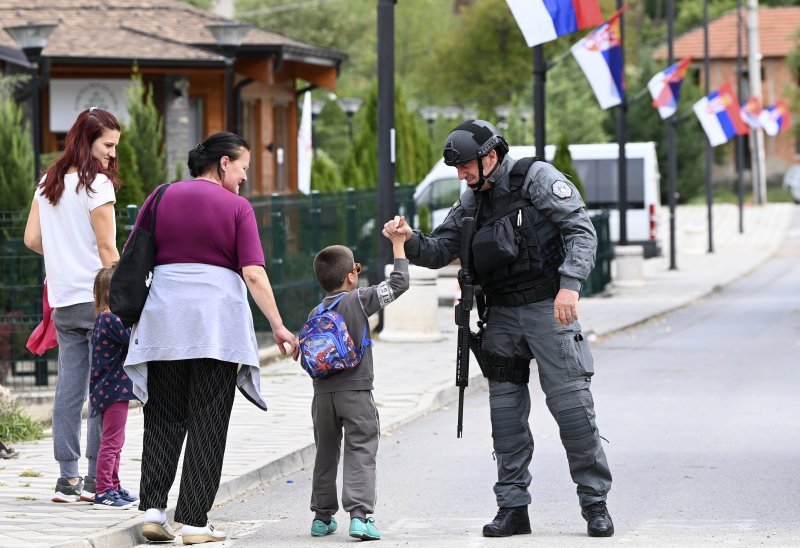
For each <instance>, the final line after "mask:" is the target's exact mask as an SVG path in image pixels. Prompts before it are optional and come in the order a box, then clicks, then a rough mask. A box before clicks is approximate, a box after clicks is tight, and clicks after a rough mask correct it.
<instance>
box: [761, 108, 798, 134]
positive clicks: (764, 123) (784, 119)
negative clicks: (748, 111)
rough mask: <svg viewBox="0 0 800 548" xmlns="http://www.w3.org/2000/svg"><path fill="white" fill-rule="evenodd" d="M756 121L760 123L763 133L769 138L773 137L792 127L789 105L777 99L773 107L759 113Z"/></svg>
mask: <svg viewBox="0 0 800 548" xmlns="http://www.w3.org/2000/svg"><path fill="white" fill-rule="evenodd" d="M758 119H759V121H760V122H761V127H763V128H764V132H765V133H766V134H767V135H769V136H770V137H775V136H776V135H778V134H779V133H782V132H784V131H786V130H787V129H788V128H789V126H790V125H792V117H791V114H789V105H788V104H787V103H786V101H785V100H784V99H778V100H777V101H775V104H774V105H772V106H771V107H767V108H765V109H764V110H763V111H761V116H759V118H758Z"/></svg>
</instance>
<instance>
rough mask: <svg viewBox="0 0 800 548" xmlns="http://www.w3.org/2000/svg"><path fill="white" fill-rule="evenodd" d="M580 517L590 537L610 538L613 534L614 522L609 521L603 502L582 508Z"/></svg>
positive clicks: (609, 516) (609, 515) (609, 517)
mask: <svg viewBox="0 0 800 548" xmlns="http://www.w3.org/2000/svg"><path fill="white" fill-rule="evenodd" d="M581 515H582V516H583V519H585V520H586V531H587V532H588V533H589V536H590V537H610V536H611V535H613V534H614V522H612V521H611V514H609V513H608V508H606V503H605V501H601V502H595V503H594V504H590V505H589V506H586V507H584V508H583V510H582V511H581Z"/></svg>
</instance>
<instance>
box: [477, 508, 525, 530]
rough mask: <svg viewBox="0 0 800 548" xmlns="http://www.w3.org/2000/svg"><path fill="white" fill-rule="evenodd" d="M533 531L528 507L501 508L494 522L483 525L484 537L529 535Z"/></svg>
mask: <svg viewBox="0 0 800 548" xmlns="http://www.w3.org/2000/svg"><path fill="white" fill-rule="evenodd" d="M530 532H531V522H530V520H528V507H527V506H517V507H516V508H500V509H499V510H498V511H497V515H496V516H495V517H494V519H493V520H492V523H487V524H486V525H484V526H483V536H484V537H510V536H511V535H527V534H530Z"/></svg>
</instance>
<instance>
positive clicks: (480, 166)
mask: <svg viewBox="0 0 800 548" xmlns="http://www.w3.org/2000/svg"><path fill="white" fill-rule="evenodd" d="M485 157H486V156H481V157H480V158H478V182H477V183H474V184H467V186H468V187H469V188H471V189H472V191H473V192H478V191H480V189H482V188H483V184H484V183H485V182H486V178H487V177H491V176H492V174H493V173H494V172H495V171H497V168H498V166H499V165H500V162H499V161H498V162H495V163H494V167H493V168H492V170H491V171H490V172H489V173H487V174H485V175H484V173H483V159H484V158H485Z"/></svg>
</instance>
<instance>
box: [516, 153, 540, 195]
mask: <svg viewBox="0 0 800 548" xmlns="http://www.w3.org/2000/svg"><path fill="white" fill-rule="evenodd" d="M536 162H547V160H545V159H544V158H542V157H541V156H528V157H526V158H520V159H519V160H517V162H516V163H515V164H514V167H512V168H511V172H510V173H509V174H508V176H509V186H510V187H511V190H512V191H516V190H518V189H519V188H520V187H522V183H524V182H525V176H526V175H527V174H528V170H530V169H531V166H532V165H533V164H535V163H536Z"/></svg>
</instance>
